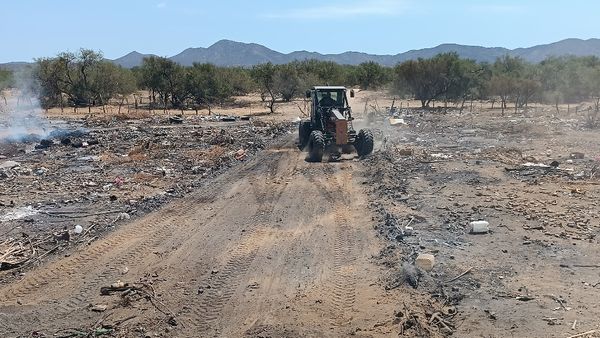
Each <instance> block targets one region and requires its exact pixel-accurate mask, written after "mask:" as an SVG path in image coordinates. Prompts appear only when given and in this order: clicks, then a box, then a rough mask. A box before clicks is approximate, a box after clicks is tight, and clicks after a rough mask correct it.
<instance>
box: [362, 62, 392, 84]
mask: <svg viewBox="0 0 600 338" xmlns="http://www.w3.org/2000/svg"><path fill="white" fill-rule="evenodd" d="M356 77H357V80H358V84H359V85H360V87H361V88H362V89H370V88H377V87H380V86H381V85H383V84H384V83H385V82H386V81H387V72H386V69H385V68H384V67H383V66H381V65H380V64H378V63H376V62H373V61H369V62H363V63H361V64H360V65H358V67H357V70H356Z"/></svg>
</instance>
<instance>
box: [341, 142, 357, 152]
mask: <svg viewBox="0 0 600 338" xmlns="http://www.w3.org/2000/svg"><path fill="white" fill-rule="evenodd" d="M341 148H342V149H341V150H342V154H352V153H353V152H354V151H355V149H354V146H353V145H351V144H344V145H343V146H341Z"/></svg>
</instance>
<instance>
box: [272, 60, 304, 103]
mask: <svg viewBox="0 0 600 338" xmlns="http://www.w3.org/2000/svg"><path fill="white" fill-rule="evenodd" d="M300 86H301V81H300V77H299V76H298V71H297V70H296V68H295V67H294V65H293V64H285V65H278V66H275V75H274V76H273V87H274V90H275V91H276V92H277V93H278V95H279V96H281V98H282V99H283V100H284V101H285V102H290V101H291V100H292V99H293V98H295V97H296V96H298V94H299V93H300V92H301V91H300Z"/></svg>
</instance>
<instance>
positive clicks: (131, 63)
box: [112, 51, 152, 68]
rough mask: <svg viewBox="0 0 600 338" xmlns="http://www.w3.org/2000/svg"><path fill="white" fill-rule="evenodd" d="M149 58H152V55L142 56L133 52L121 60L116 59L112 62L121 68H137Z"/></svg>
mask: <svg viewBox="0 0 600 338" xmlns="http://www.w3.org/2000/svg"><path fill="white" fill-rule="evenodd" d="M149 56H152V54H142V53H138V52H136V51H133V52H131V53H129V54H127V55H124V56H121V57H120V58H118V59H114V60H112V61H113V62H114V63H116V64H117V65H119V66H121V67H124V68H133V67H135V66H139V65H141V64H142V61H143V60H144V58H145V57H149Z"/></svg>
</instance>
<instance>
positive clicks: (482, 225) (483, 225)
mask: <svg viewBox="0 0 600 338" xmlns="http://www.w3.org/2000/svg"><path fill="white" fill-rule="evenodd" d="M489 231H490V223H488V222H487V221H474V222H471V223H469V232H470V233H472V234H486V233H488V232H489Z"/></svg>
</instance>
